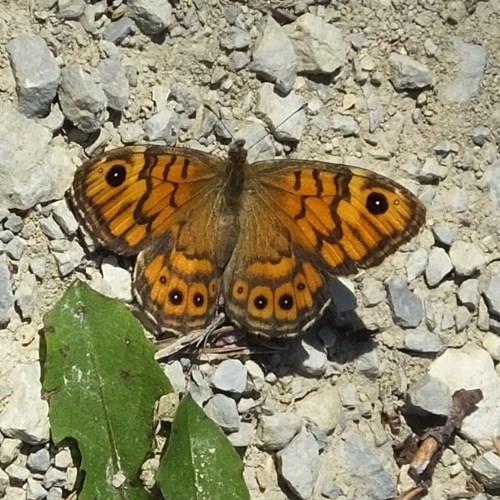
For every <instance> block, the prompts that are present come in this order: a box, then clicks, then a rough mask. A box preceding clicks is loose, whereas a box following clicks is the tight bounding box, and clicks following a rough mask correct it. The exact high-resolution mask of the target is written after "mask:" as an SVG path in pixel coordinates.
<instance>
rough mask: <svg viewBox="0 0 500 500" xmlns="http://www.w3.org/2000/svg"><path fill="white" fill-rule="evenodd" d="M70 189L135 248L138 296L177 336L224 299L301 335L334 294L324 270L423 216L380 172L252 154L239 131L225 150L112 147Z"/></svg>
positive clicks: (363, 259)
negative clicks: (222, 154)
mask: <svg viewBox="0 0 500 500" xmlns="http://www.w3.org/2000/svg"><path fill="white" fill-rule="evenodd" d="M72 197H73V202H74V205H75V206H76V208H77V211H78V212H79V213H80V215H81V216H82V217H83V221H84V224H85V225H86V227H87V228H88V230H89V231H90V233H91V235H93V237H94V238H95V239H96V240H97V241H98V242H99V243H101V244H102V245H104V246H105V247H107V248H109V249H110V250H112V251H113V252H115V253H117V254H121V255H138V256H137V260H136V264H135V271H134V288H135V293H136V296H137V298H138V300H139V302H140V303H141V304H142V306H143V308H144V309H145V311H146V312H147V313H148V314H149V315H150V316H151V317H152V318H153V319H154V320H155V321H156V322H157V324H158V326H159V327H160V328H161V329H162V330H166V331H170V332H173V333H175V334H177V335H186V334H188V333H189V332H191V331H193V330H198V329H204V328H207V327H208V326H209V325H210V324H211V322H212V321H213V320H214V318H215V316H216V315H217V311H218V308H219V307H220V305H221V302H222V303H223V304H224V308H225V314H226V316H228V317H229V318H230V319H231V320H232V321H233V322H234V323H236V324H238V325H240V326H241V327H243V328H244V329H246V330H247V331H249V332H252V333H256V334H263V335H266V336H269V337H281V336H287V335H294V334H297V333H299V332H301V331H303V330H305V329H306V328H308V327H309V326H310V325H311V324H312V323H313V322H314V321H315V320H316V319H317V318H318V317H319V316H320V315H321V313H322V311H323V310H324V309H325V307H326V306H327V305H328V304H329V302H330V299H331V297H330V293H329V290H328V287H327V284H326V276H327V275H346V274H352V273H355V272H356V271H357V270H358V269H361V268H368V267H371V266H375V265H377V264H379V263H380V262H381V261H382V260H383V259H384V258H385V257H386V256H387V255H389V254H391V253H393V252H394V251H395V250H396V249H397V248H398V247H399V246H400V245H401V244H403V243H405V242H407V241H408V240H409V239H410V238H412V237H413V236H414V235H415V234H416V233H417V232H418V230H419V228H420V227H421V226H422V225H423V223H424V221H425V208H424V205H423V204H422V203H421V202H420V201H419V200H418V198H417V197H416V196H415V195H413V194H412V193H411V192H410V191H408V190H407V189H405V188H404V187H402V186H401V185H399V184H397V183H396V182H394V181H392V180H390V179H388V178H386V177H384V176H382V175H379V174H376V173H374V172H371V171H369V170H364V169H361V168H356V167H351V166H346V165H341V164H335V163H327V162H322V161H312V160H311V161H309V160H294V159H293V160H292V159H276V160H264V161H257V162H255V163H252V164H250V163H248V162H247V155H246V151H245V147H244V141H243V140H237V141H235V142H234V144H233V145H232V147H230V149H229V153H228V158H227V160H223V159H221V158H219V157H217V156H214V155H211V154H209V153H206V152H203V151H198V150H196V149H188V148H181V147H168V146H157V145H137V146H128V147H122V148H119V149H115V150H111V151H108V152H105V153H103V154H101V155H99V156H97V157H95V158H92V159H90V160H88V161H87V162H85V163H84V164H83V165H82V166H81V167H80V168H79V169H78V170H77V172H76V175H75V179H74V182H73V187H72ZM221 299H222V300H221Z"/></svg>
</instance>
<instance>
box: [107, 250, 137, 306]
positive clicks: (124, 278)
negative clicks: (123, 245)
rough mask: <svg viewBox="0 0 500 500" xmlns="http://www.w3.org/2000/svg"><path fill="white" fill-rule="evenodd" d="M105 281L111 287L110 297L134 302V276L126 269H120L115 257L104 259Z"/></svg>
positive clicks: (109, 256)
mask: <svg viewBox="0 0 500 500" xmlns="http://www.w3.org/2000/svg"><path fill="white" fill-rule="evenodd" d="M101 272H102V277H103V279H104V281H105V282H106V283H107V285H108V286H109V293H108V294H106V295H108V296H109V297H112V298H115V299H120V300H124V301H126V302H131V301H132V276H131V274H130V273H129V271H127V270H126V269H123V267H120V266H119V265H118V262H117V260H116V257H115V256H114V255H108V256H106V257H104V259H103V260H102V265H101Z"/></svg>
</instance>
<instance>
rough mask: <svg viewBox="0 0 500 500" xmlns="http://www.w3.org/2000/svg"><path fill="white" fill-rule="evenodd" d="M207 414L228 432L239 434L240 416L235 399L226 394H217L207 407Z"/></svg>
mask: <svg viewBox="0 0 500 500" xmlns="http://www.w3.org/2000/svg"><path fill="white" fill-rule="evenodd" d="M204 409H205V413H206V414H207V416H208V417H210V418H211V419H212V420H213V421H214V422H215V423H216V424H218V425H219V426H220V427H221V428H222V429H223V430H224V431H226V432H237V431H238V430H239V428H240V416H239V415H238V408H237V407H236V402H235V401H234V399H232V398H230V397H228V396H225V395H224V394H215V395H214V397H213V398H211V399H210V400H209V402H208V403H207V404H206V405H205V408H204Z"/></svg>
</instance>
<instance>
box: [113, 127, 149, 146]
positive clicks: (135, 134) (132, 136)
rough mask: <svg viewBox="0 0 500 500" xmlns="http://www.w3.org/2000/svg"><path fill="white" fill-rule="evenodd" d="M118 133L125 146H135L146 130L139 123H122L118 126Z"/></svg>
mask: <svg viewBox="0 0 500 500" xmlns="http://www.w3.org/2000/svg"><path fill="white" fill-rule="evenodd" d="M118 133H119V134H120V139H121V140H122V142H123V144H135V143H137V142H139V141H140V140H141V139H142V137H143V135H144V130H142V127H141V126H140V125H139V124H138V123H135V122H134V123H120V125H119V126H118Z"/></svg>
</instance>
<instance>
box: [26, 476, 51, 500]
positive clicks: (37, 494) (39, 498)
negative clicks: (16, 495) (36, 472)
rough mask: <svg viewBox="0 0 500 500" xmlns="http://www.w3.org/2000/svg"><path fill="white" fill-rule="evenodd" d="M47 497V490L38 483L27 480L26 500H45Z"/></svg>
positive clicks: (30, 479)
mask: <svg viewBox="0 0 500 500" xmlns="http://www.w3.org/2000/svg"><path fill="white" fill-rule="evenodd" d="M47 495H48V492H47V490H46V489H45V488H44V487H43V486H42V485H41V484H40V483H39V482H38V481H35V480H34V479H33V478H31V477H29V478H28V489H27V492H26V498H27V500H43V499H46V498H47Z"/></svg>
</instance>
